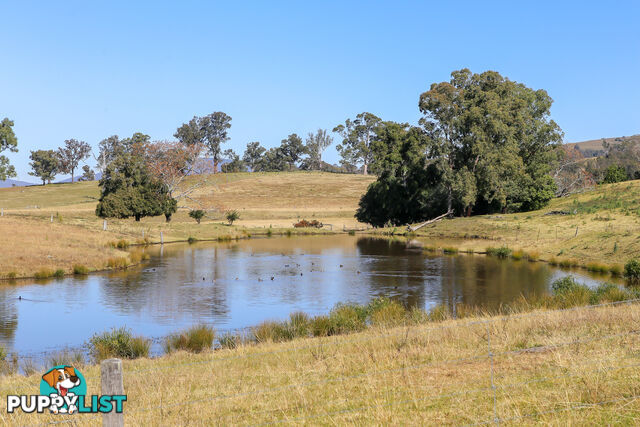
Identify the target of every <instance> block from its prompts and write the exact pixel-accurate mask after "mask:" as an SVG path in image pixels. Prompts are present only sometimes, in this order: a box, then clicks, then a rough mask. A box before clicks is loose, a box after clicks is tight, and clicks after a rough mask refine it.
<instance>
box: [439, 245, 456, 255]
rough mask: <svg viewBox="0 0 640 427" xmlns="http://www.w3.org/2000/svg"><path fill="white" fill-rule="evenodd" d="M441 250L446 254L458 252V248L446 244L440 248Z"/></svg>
mask: <svg viewBox="0 0 640 427" xmlns="http://www.w3.org/2000/svg"><path fill="white" fill-rule="evenodd" d="M442 252H444V253H445V254H448V255H455V254H457V253H458V248H454V247H452V246H447V247H444V248H442Z"/></svg>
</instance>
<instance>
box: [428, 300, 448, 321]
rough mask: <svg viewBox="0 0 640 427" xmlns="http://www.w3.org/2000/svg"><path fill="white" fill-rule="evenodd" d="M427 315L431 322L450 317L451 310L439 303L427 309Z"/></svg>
mask: <svg viewBox="0 0 640 427" xmlns="http://www.w3.org/2000/svg"><path fill="white" fill-rule="evenodd" d="M428 317H429V320H430V321H432V322H441V321H443V320H447V319H450V318H451V310H449V306H447V305H446V304H439V305H436V306H435V307H433V308H432V309H431V310H429V315H428Z"/></svg>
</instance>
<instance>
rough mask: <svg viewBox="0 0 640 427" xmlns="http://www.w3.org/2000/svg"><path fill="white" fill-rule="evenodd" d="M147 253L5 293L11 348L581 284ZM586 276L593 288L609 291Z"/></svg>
mask: <svg viewBox="0 0 640 427" xmlns="http://www.w3.org/2000/svg"><path fill="white" fill-rule="evenodd" d="M146 250H147V251H150V254H151V259H150V260H149V261H148V262H146V263H145V264H144V266H142V267H139V268H130V269H128V270H127V271H121V272H116V273H104V274H95V275H90V276H86V277H70V278H65V279H61V280H53V281H48V282H41V283H33V282H31V283H29V282H25V283H22V282H17V283H14V284H8V283H3V284H0V342H2V343H3V344H4V345H5V347H7V348H8V349H10V350H11V351H13V352H17V353H18V354H21V355H36V354H42V353H43V352H51V351H57V350H62V349H64V348H66V347H71V348H76V347H79V346H82V344H83V343H85V342H86V341H87V339H88V338H90V337H91V336H92V335H93V334H94V333H96V332H102V331H104V330H107V329H110V328H111V327H119V326H126V327H128V328H130V329H131V330H132V331H133V332H134V333H135V334H140V335H144V336H147V337H157V338H159V337H162V336H166V335H168V334H170V333H172V332H176V331H178V330H181V329H183V328H186V327H188V326H191V325H193V324H195V323H201V322H203V323H207V324H212V325H214V326H215V328H216V329H217V330H230V329H236V328H242V327H247V326H253V325H256V324H258V323H260V322H261V321H263V320H266V319H283V318H285V317H287V316H288V315H289V313H291V312H293V311H298V310H301V311H304V312H306V313H308V314H312V315H314V314H320V313H326V312H328V311H329V310H330V309H331V308H332V307H333V306H334V305H335V304H336V303H338V302H357V303H366V302H368V301H369V300H371V299H372V298H375V297H378V296H386V297H390V298H395V299H397V300H399V301H401V302H403V303H404V304H406V305H409V306H418V307H423V308H429V307H432V306H434V305H436V304H442V303H445V304H449V305H451V304H453V303H458V302H461V303H465V304H469V305H473V306H485V307H490V306H495V305H498V304H500V303H506V302H509V301H512V300H514V299H515V298H518V297H519V296H520V295H525V296H526V295H530V294H532V293H535V294H542V293H545V292H548V291H549V288H550V285H551V283H552V282H553V281H554V280H555V279H557V278H559V277H562V276H564V275H567V274H569V273H568V272H565V271H562V270H560V269H556V268H553V267H550V266H548V265H547V264H545V263H540V262H537V263H530V262H526V261H509V260H499V259H495V258H490V257H485V256H482V255H459V256H435V255H429V254H427V253H423V252H422V251H421V250H415V249H409V248H407V244H406V241H403V240H387V239H376V238H367V237H356V236H346V235H337V236H309V237H294V238H287V237H277V238H276V237H274V238H265V239H249V240H241V241H232V242H225V243H197V244H193V245H186V244H185V245H182V244H180V245H175V244H174V245H165V246H163V247H161V248H160V247H150V248H147V249H146ZM572 274H576V273H575V272H574V273H572ZM576 275H578V276H579V279H580V281H582V282H584V283H587V284H588V285H591V286H593V285H596V284H597V283H599V282H600V281H604V280H605V279H598V278H597V277H595V276H589V275H588V274H587V273H585V272H580V273H578V274H576ZM155 347H156V351H157V349H159V348H160V346H159V344H156V346H155Z"/></svg>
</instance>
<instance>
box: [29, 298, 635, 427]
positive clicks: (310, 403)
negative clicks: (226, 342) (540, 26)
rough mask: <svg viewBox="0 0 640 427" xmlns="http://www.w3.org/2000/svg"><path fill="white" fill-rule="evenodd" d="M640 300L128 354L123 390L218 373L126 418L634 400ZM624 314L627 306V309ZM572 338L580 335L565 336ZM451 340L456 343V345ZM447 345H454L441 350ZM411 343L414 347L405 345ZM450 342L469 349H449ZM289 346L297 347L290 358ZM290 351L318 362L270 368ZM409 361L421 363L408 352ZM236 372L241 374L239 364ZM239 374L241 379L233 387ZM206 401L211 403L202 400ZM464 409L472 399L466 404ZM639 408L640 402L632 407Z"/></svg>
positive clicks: (521, 414) (249, 420)
mask: <svg viewBox="0 0 640 427" xmlns="http://www.w3.org/2000/svg"><path fill="white" fill-rule="evenodd" d="M638 302H640V299H634V300H626V301H617V302H611V303H603V304H597V305H591V306H583V307H571V308H567V309H559V310H549V311H544V312H543V311H538V312H530V313H521V314H513V315H505V316H497V317H491V318H482V319H475V320H470V321H464V320H459V321H457V322H456V323H445V324H441V325H429V326H410V327H409V326H407V327H400V328H395V329H390V330H380V331H375V332H374V331H368V332H367V333H366V334H365V335H355V336H334V337H326V338H315V339H311V340H308V341H304V343H303V344H302V345H296V344H295V343H288V344H283V346H276V347H275V348H274V349H271V350H262V349H261V348H260V347H259V346H258V347H255V346H246V347H241V348H239V349H235V350H224V351H216V352H214V353H212V354H211V355H202V356H199V357H198V360H191V361H188V362H181V363H175V361H173V360H172V359H169V360H166V364H165V360H162V359H160V360H158V361H157V362H156V363H159V364H160V365H159V366H156V367H153V368H139V367H138V364H137V363H135V362H125V364H124V370H123V375H124V386H125V392H127V391H129V390H128V387H129V389H130V390H131V389H133V388H135V387H140V386H141V385H142V386H151V387H153V384H156V385H155V386H156V387H162V385H161V384H162V383H163V381H165V380H163V378H168V377H170V376H171V375H173V374H172V373H176V372H184V371H185V370H192V371H190V372H195V373H196V375H202V376H207V375H213V374H215V375H216V376H215V377H212V381H214V382H216V387H210V386H207V385H204V386H202V387H194V388H193V389H192V390H191V391H190V392H189V393H186V394H185V395H183V396H181V397H180V398H179V399H174V400H171V399H167V401H164V400H165V399H162V400H163V401H161V402H157V403H152V404H149V405H146V406H144V405H140V404H135V405H134V403H133V400H132V399H134V397H133V396H130V398H129V401H128V404H129V405H131V406H132V407H131V408H128V407H126V406H125V415H124V416H125V420H126V419H127V418H128V417H131V419H135V420H136V422H141V420H142V419H144V417H145V416H146V415H145V414H151V415H149V416H151V417H153V416H155V415H153V414H154V413H161V414H164V415H163V416H167V415H168V414H170V413H172V411H174V412H175V411H180V412H185V411H188V408H189V407H193V406H199V405H200V406H199V407H200V408H203V407H206V408H209V411H210V413H209V414H207V415H206V418H204V419H203V420H204V421H205V422H206V423H216V424H229V423H233V424H245V425H271V424H282V423H293V424H315V423H322V424H324V423H343V422H344V423H348V422H358V421H359V422H366V421H369V422H372V421H373V422H380V420H379V419H377V418H375V417H377V416H381V415H380V414H385V415H384V416H392V415H402V413H403V412H406V413H408V414H414V415H415V416H429V414H431V413H432V412H433V413H436V414H437V417H436V418H434V419H433V421H431V420H429V419H425V420H424V423H425V424H432V423H433V424H436V423H437V424H458V425H482V424H502V423H515V422H518V421H521V420H526V419H543V417H548V416H553V414H558V415H561V414H563V413H567V412H572V413H574V412H575V413H578V412H580V411H584V410H589V409H594V408H602V407H605V406H606V405H615V404H617V403H625V404H628V403H629V402H633V401H635V400H636V399H638V397H640V376H638V378H636V377H635V375H636V374H635V372H637V371H638V369H637V368H639V367H640V340H637V338H638V335H639V334H640V305H639V304H637V303H638ZM619 305H628V306H629V307H630V309H629V310H626V311H624V312H621V313H622V314H620V315H616V316H618V317H615V316H614V317H612V318H603V319H604V320H603V319H601V318H599V317H598V316H604V314H602V313H604V310H600V311H599V310H598V309H602V308H606V307H615V306H619ZM570 311H580V312H581V313H580V315H576V316H572V317H570V318H569V317H568V316H567V315H566V314H567V313H568V312H570ZM612 312H614V313H615V312H620V311H619V310H615V311H614V310H608V311H607V313H609V314H608V315H610V314H611V313H612ZM598 313H600V314H598ZM622 315H624V316H625V317H620V316H622ZM567 319H570V320H567ZM517 322H520V323H523V325H520V324H517ZM563 322H566V323H567V325H566V333H564V331H562V328H560V332H558V333H557V334H556V335H553V336H552V337H551V338H553V340H552V341H551V342H544V343H536V342H533V341H532V342H526V343H521V342H514V341H513V340H514V339H515V338H514V337H515V333H514V332H513V331H514V330H516V329H514V328H524V329H523V330H522V331H520V329H517V330H518V331H520V335H523V334H524V335H525V336H526V335H527V333H528V334H529V335H530V336H531V337H532V338H531V339H534V338H536V339H539V338H540V337H544V336H545V331H547V330H548V329H549V328H551V326H553V327H554V328H556V329H558V325H563V324H564V323H563ZM550 325H551V326H550ZM523 331H524V332H523ZM563 337H571V339H558V338H563ZM454 342H455V343H456V345H457V346H458V348H454V347H452V344H451V343H454ZM596 344H597V345H596ZM403 346H404V347H403ZM442 346H444V348H445V349H447V351H439V350H438V348H439V347H442ZM616 346H617V348H621V349H624V352H623V353H624V354H623V356H624V357H621V356H620V354H617V353H616V354H609V353H607V352H606V351H605V352H603V349H610V348H614V347H616ZM514 347H515V348H514ZM406 348H410V350H406V352H405V353H402V351H404V350H403V349H406ZM450 349H452V350H455V351H456V353H458V354H460V357H450V356H451V351H448V350H450ZM322 351H324V352H329V351H331V352H335V354H334V353H331V354H330V355H329V356H328V357H330V358H337V357H338V356H336V355H339V357H341V358H343V359H344V360H342V363H343V365H342V368H341V369H342V370H341V369H338V368H335V369H334V368H323V369H320V368H318V369H317V370H315V371H314V369H313V368H314V367H317V366H320V365H321V364H320V363H319V362H318V361H317V360H314V356H313V355H314V354H315V353H314V352H322ZM368 352H374V353H375V354H374V353H372V354H370V355H369V356H370V357H371V360H372V361H371V363H363V361H364V360H366V358H367V357H368V356H367V354H368ZM376 352H377V353H376ZM291 353H299V355H295V357H293V356H291ZM327 354H329V353H327ZM387 354H390V355H391V356H392V357H389V358H386V359H384V363H378V362H377V361H376V360H375V358H376V357H381V358H382V356H384V355H387ZM403 354H404V356H403ZM447 356H449V357H447ZM403 357H404V358H403ZM291 359H296V363H297V364H299V365H301V366H302V365H304V366H306V365H309V366H306V368H309V367H310V368H311V369H308V370H303V368H302V367H298V368H299V371H300V372H297V371H296V370H295V369H294V370H293V371H292V372H289V373H288V374H280V375H276V374H273V375H272V376H270V375H271V373H270V369H273V368H274V367H277V366H278V365H279V364H283V363H285V362H286V361H287V360H288V361H290V360H291ZM410 361H412V362H413V363H408V362H410ZM305 364H306V365H305ZM238 365H239V366H241V367H242V368H241V369H240V372H242V369H246V370H247V372H248V374H247V375H248V376H246V377H245V378H243V381H244V382H240V383H237V382H236V383H232V382H230V384H229V385H228V386H227V385H225V384H222V383H218V381H220V380H222V379H223V378H224V375H225V372H227V370H230V369H231V367H233V366H236V367H237V366H238ZM523 372H525V373H524V374H523ZM451 373H455V374H456V375H457V377H452V376H451ZM231 375H237V371H234V372H233V373H232V374H231ZM249 375H250V376H249ZM465 375H466V376H468V379H464V378H463V379H464V381H462V383H456V382H455V381H452V379H451V378H457V380H456V381H460V380H461V378H460V377H464V376H465ZM283 376H284V378H282V377H283ZM586 376H591V377H594V378H605V379H604V380H603V381H609V382H610V384H611V386H610V387H609V388H607V390H604V391H599V392H598V393H596V394H594V395H593V396H586V395H584V393H582V392H581V391H580V389H579V388H580V387H579V384H580V383H581V382H585V381H586V380H585V377H586ZM630 377H631V379H629V378H630ZM87 379H89V377H87ZM92 380H94V381H97V378H92ZM245 380H246V381H245ZM636 380H638V382H637V383H636V382H635V381H636ZM238 384H240V387H241V388H242V390H240V391H238V392H229V390H232V389H233V388H234V387H238ZM577 384H578V385H577ZM25 385H26V384H25ZM618 386H620V387H618ZM536 387H541V388H539V389H536ZM536 390H537V391H543V392H545V393H548V397H547V398H544V399H540V398H537V399H536V404H535V405H533V407H532V405H528V404H525V403H522V402H520V403H516V402H517V401H518V397H517V396H519V395H520V394H521V395H524V396H529V394H531V393H535V392H536ZM363 391H364V392H363ZM438 391H440V392H438ZM571 394H575V396H571ZM561 396H565V397H564V398H561ZM567 396H569V397H567ZM138 397H140V396H138ZM317 399H320V402H318V400H317ZM528 399H529V398H528V397H527V398H526V399H524V402H527V401H528ZM205 403H206V404H207V405H205V406H202V404H205ZM223 403H224V405H223ZM460 408H466V409H467V410H468V411H467V412H468V413H466V412H465V410H462V409H460ZM384 411H390V412H384ZM393 411H400V412H393ZM389 414H391V415H389ZM638 414H640V408H636V411H635V412H633V414H632V415H631V416H639V415H638ZM347 417H355V418H347ZM438 417H439V418H438ZM85 419H86V420H88V419H90V418H89V417H86V418H85V417H84V416H83V418H82V420H85ZM383 419H384V418H383ZM634 419H635V418H634ZM388 420H389V421H390V420H391V419H388ZM49 421H50V423H67V422H69V423H75V422H77V421H78V419H74V417H73V416H71V417H68V419H60V417H59V416H58V417H55V416H51V417H50V419H49ZM416 421H418V420H417V419H416Z"/></svg>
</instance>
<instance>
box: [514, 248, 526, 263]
mask: <svg viewBox="0 0 640 427" xmlns="http://www.w3.org/2000/svg"><path fill="white" fill-rule="evenodd" d="M524 257H525V253H524V251H522V250H517V251H513V252H512V253H511V258H512V259H514V260H516V261H520V260H521V259H522V258H524Z"/></svg>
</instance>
